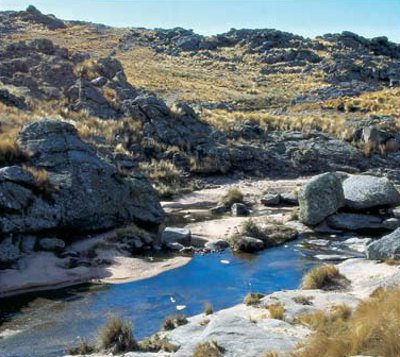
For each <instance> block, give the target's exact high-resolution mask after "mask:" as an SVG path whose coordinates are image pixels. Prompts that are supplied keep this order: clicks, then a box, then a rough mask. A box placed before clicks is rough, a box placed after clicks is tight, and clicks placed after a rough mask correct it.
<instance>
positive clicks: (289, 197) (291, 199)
mask: <svg viewBox="0 0 400 357" xmlns="http://www.w3.org/2000/svg"><path fill="white" fill-rule="evenodd" d="M281 203H282V204H283V205H288V206H298V205H299V199H298V198H297V192H289V193H281Z"/></svg>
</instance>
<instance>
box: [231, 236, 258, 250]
mask: <svg viewBox="0 0 400 357" xmlns="http://www.w3.org/2000/svg"><path fill="white" fill-rule="evenodd" d="M231 248H232V250H233V251H235V252H244V253H254V252H257V251H259V250H263V249H264V242H263V241H262V240H261V239H257V238H253V237H246V236H241V237H234V238H233V239H232V242H231Z"/></svg>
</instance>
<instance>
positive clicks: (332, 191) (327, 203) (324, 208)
mask: <svg viewBox="0 0 400 357" xmlns="http://www.w3.org/2000/svg"><path fill="white" fill-rule="evenodd" d="M299 205H300V214H299V218H300V221H301V222H303V223H305V224H307V225H316V224H318V223H320V222H322V221H323V220H324V219H325V218H326V217H327V216H329V215H331V214H333V213H335V212H336V211H337V210H338V209H339V208H341V207H343V205H344V194H343V188H342V184H341V182H340V179H339V178H338V177H337V176H336V175H335V174H333V173H325V174H321V175H318V176H315V177H313V178H312V179H311V180H310V181H308V182H307V184H306V185H305V186H304V187H303V188H302V189H301V190H300V192H299Z"/></svg>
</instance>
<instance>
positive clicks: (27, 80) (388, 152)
mask: <svg viewBox="0 0 400 357" xmlns="http://www.w3.org/2000/svg"><path fill="white" fill-rule="evenodd" d="M0 31H1V33H2V36H3V38H4V41H3V42H2V44H1V45H0V57H1V58H2V61H1V63H0V81H1V82H0V83H1V89H0V105H1V107H2V116H1V124H2V126H1V135H2V138H3V140H8V141H10V142H13V141H14V139H15V137H16V133H17V132H18V131H19V130H20V129H21V127H22V126H23V125H25V124H26V123H27V122H30V121H32V120H35V119H40V118H42V117H43V116H51V117H53V118H56V119H60V120H67V121H70V122H72V123H73V124H74V125H75V126H76V127H77V129H78V132H79V133H80V135H81V136H82V137H83V138H84V139H85V140H87V141H89V142H91V143H92V144H93V145H94V146H95V147H96V148H97V150H99V151H100V152H101V153H102V155H103V156H105V157H107V158H108V159H109V160H111V161H113V162H115V163H116V164H117V165H118V166H119V167H121V168H122V169H124V170H128V171H129V170H132V169H133V168H140V169H141V170H142V171H144V173H145V174H146V175H147V176H148V177H149V178H150V179H151V180H152V182H153V184H154V185H155V186H156V188H157V190H158V192H159V193H160V194H161V195H164V196H167V195H170V194H173V193H175V192H179V191H182V190H187V189H193V188H194V187H195V186H198V184H199V183H201V182H202V181H203V177H204V176H209V175H216V174H217V175H218V174H240V175H247V176H263V177H265V176H269V177H295V176H298V175H308V174H314V173H318V172H322V171H327V170H343V171H351V172H359V171H371V172H377V171H380V172H385V173H386V174H388V175H390V176H391V178H393V179H398V177H399V175H398V171H397V170H398V169H397V168H398V160H399V154H398V151H399V148H400V145H399V144H400V137H399V136H398V134H397V128H398V120H399V118H400V113H399V107H400V99H399V98H400V97H399V94H400V92H399V90H400V88H399V86H400V45H398V44H395V43H392V42H390V41H388V39H387V38H385V37H379V38H374V39H366V38H363V37H361V36H358V35H356V34H353V33H349V32H343V33H342V34H328V35H324V36H321V37H317V38H315V39H307V38H303V37H301V36H297V35H293V34H290V33H285V32H281V31H277V30H271V29H260V30H236V29H232V30H230V31H229V32H227V33H225V34H221V35H215V36H210V37H205V36H201V35H198V34H195V33H194V32H193V31H190V30H185V29H181V28H176V29H171V30H162V29H156V30H146V29H130V28H122V29H115V28H111V27H107V26H104V25H96V24H91V23H84V22H74V21H62V20H60V19H57V18H55V17H54V16H52V15H44V14H42V13H40V11H39V10H37V9H35V8H34V7H29V8H28V9H27V10H26V11H20V12H3V13H1V15H0Z"/></svg>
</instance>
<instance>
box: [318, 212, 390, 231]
mask: <svg viewBox="0 0 400 357" xmlns="http://www.w3.org/2000/svg"><path fill="white" fill-rule="evenodd" d="M326 223H327V224H328V226H329V227H331V228H333V229H339V230H346V231H363V230H369V229H382V228H383V225H382V219H381V218H380V217H378V216H371V215H366V214H357V213H339V214H336V215H333V216H330V217H328V218H327V220H326Z"/></svg>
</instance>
